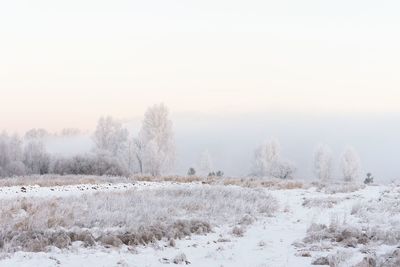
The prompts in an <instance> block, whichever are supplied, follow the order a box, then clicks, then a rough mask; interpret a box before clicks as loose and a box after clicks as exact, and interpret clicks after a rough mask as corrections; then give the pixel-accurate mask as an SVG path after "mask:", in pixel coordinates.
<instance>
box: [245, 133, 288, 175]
mask: <svg viewBox="0 0 400 267" xmlns="http://www.w3.org/2000/svg"><path fill="white" fill-rule="evenodd" d="M295 170H296V169H295V166H294V164H293V163H291V162H289V161H288V160H285V159H283V158H282V157H281V148H280V145H279V142H278V141H277V140H275V139H272V140H270V141H267V142H265V143H264V144H262V145H261V146H260V147H258V148H257V149H256V151H255V153H254V163H253V174H254V175H257V176H267V177H275V178H281V179H289V178H292V176H293V174H294V172H295Z"/></svg>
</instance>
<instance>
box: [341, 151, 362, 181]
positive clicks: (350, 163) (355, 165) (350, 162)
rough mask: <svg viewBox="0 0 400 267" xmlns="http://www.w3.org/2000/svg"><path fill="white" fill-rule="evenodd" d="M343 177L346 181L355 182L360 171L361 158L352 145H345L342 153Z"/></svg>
mask: <svg viewBox="0 0 400 267" xmlns="http://www.w3.org/2000/svg"><path fill="white" fill-rule="evenodd" d="M342 172H343V179H344V181H346V182H357V181H358V180H359V178H360V173H361V160H360V157H359V156H358V154H357V152H356V150H355V149H354V148H353V147H347V148H346V149H345V151H344V153H343V154H342Z"/></svg>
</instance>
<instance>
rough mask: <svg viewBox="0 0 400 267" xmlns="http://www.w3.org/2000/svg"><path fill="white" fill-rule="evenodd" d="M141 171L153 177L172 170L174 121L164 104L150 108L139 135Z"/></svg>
mask: <svg viewBox="0 0 400 267" xmlns="http://www.w3.org/2000/svg"><path fill="white" fill-rule="evenodd" d="M139 140H140V143H139V146H138V147H139V148H140V150H138V151H140V153H141V154H140V159H141V166H142V167H141V169H142V170H144V171H145V172H148V173H150V174H152V175H160V174H161V173H162V172H163V171H166V170H170V169H171V168H172V166H173V163H174V160H175V140H174V134H173V131H172V121H171V120H170V119H169V111H168V108H167V107H166V106H165V105H164V104H159V105H154V106H152V107H150V108H149V109H148V110H147V111H146V113H145V116H144V119H143V124H142V128H141V130H140V133H139Z"/></svg>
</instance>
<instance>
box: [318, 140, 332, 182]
mask: <svg viewBox="0 0 400 267" xmlns="http://www.w3.org/2000/svg"><path fill="white" fill-rule="evenodd" d="M314 173H315V175H316V176H317V178H318V179H319V180H321V181H323V182H327V181H328V180H329V179H330V178H331V174H332V151H331V149H330V148H329V147H328V146H326V145H318V146H317V148H316V149H315V151H314Z"/></svg>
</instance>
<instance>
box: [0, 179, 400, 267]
mask: <svg viewBox="0 0 400 267" xmlns="http://www.w3.org/2000/svg"><path fill="white" fill-rule="evenodd" d="M136 178H140V179H139V180H141V181H134V179H132V178H131V179H128V178H123V177H96V176H55V177H53V176H50V175H48V176H36V177H21V178H13V179H15V182H14V183H10V181H11V180H12V179H11V178H10V179H5V180H2V182H3V184H1V187H0V202H1V203H0V207H1V208H0V212H1V214H0V216H1V218H2V220H1V221H0V225H1V234H0V237H1V239H0V247H1V260H0V266H32V265H40V266H54V264H56V265H59V266H96V265H99V266H164V265H166V264H183V265H186V264H190V265H192V266H316V265H322V266H323V265H325V266H357V267H361V266H362V267H363V266H382V267H383V266H398V264H399V262H400V258H399V255H400V251H399V250H398V248H397V247H398V245H399V242H400V228H399V221H400V218H399V216H398V214H399V209H398V201H399V199H398V196H399V195H400V187H398V186H397V185H395V184H392V185H388V186H377V185H371V186H365V185H360V184H356V183H348V182H341V183H329V184H325V183H320V182H318V183H316V182H304V181H293V180H282V179H274V178H256V177H254V178H220V177H208V178H201V177H197V176H186V177H180V176H169V177H168V176H165V177H164V176H155V177H152V176H148V177H146V176H141V177H136ZM63 180H64V181H68V180H69V181H70V182H64V183H63V182H61V181H63ZM26 181H30V183H29V185H28V184H24V183H25V182H26ZM35 184H36V185H35ZM39 185H40V186H39Z"/></svg>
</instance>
